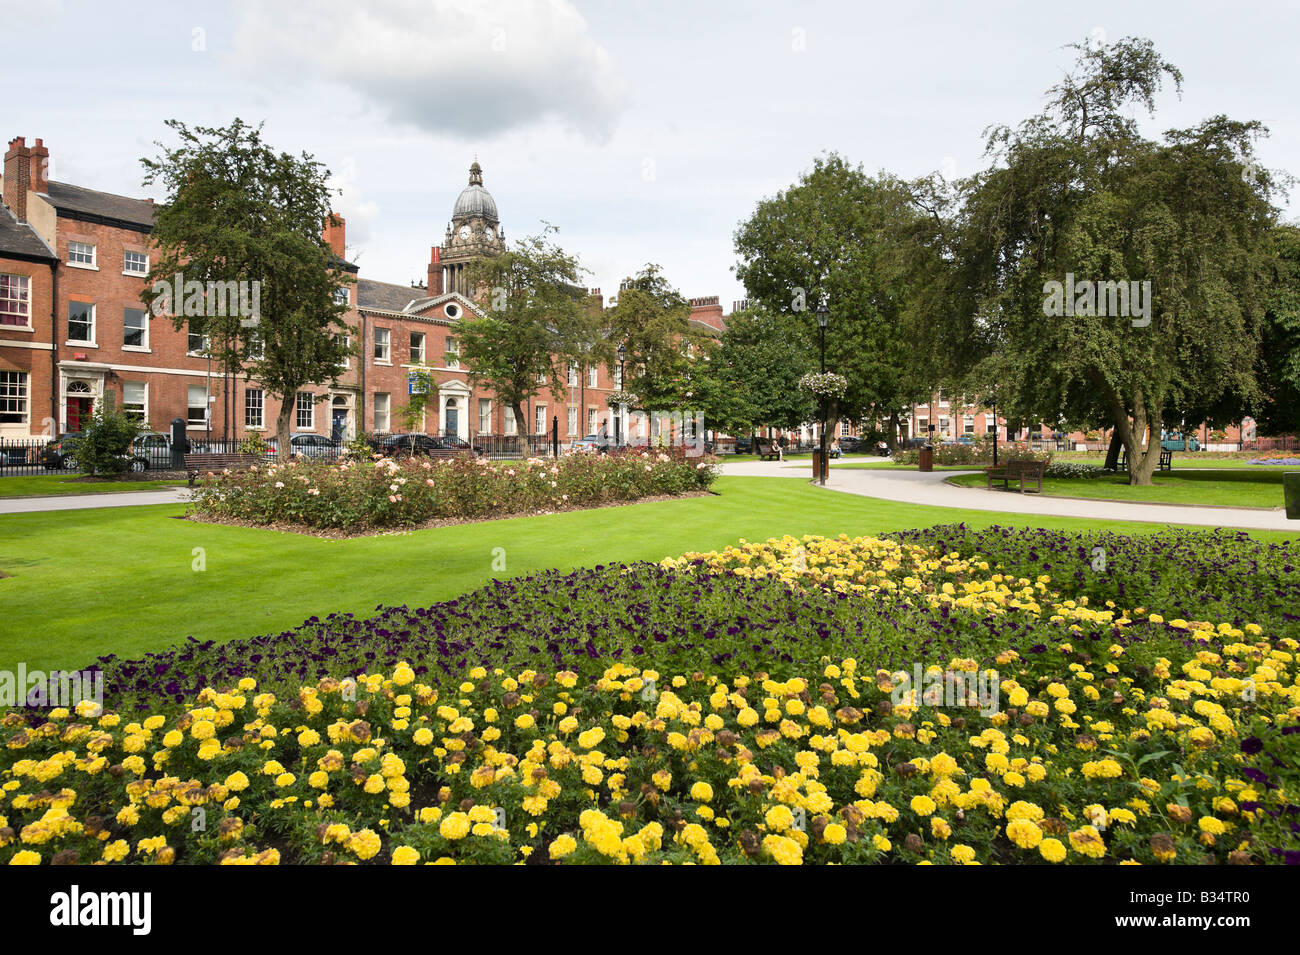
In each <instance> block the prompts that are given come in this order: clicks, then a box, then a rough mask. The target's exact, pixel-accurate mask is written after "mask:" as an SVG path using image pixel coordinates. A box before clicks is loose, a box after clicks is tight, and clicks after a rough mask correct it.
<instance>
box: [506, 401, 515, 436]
mask: <svg viewBox="0 0 1300 955" xmlns="http://www.w3.org/2000/svg"><path fill="white" fill-rule="evenodd" d="M517 430H518V429H517V427H516V425H515V409H514V408H512V407H510V406H509V405H506V434H515V433H516V431H517Z"/></svg>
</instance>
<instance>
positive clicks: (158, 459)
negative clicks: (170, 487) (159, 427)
mask: <svg viewBox="0 0 1300 955" xmlns="http://www.w3.org/2000/svg"><path fill="white" fill-rule="evenodd" d="M171 466H172V439H171V436H170V435H166V434H163V433H162V432H160V431H146V432H144V433H143V434H140V435H137V436H136V439H135V440H134V441H132V442H131V470H132V471H148V470H149V469H151V468H152V469H154V470H167V469H168V468H170V467H171Z"/></svg>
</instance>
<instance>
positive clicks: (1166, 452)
mask: <svg viewBox="0 0 1300 955" xmlns="http://www.w3.org/2000/svg"><path fill="white" fill-rule="evenodd" d="M1156 467H1157V468H1158V469H1159V470H1161V471H1172V470H1173V469H1174V452H1173V450H1172V449H1170V448H1161V449H1160V463H1159V464H1157V465H1156ZM1119 470H1121V471H1127V470H1128V448H1123V449H1121V450H1120V452H1119Z"/></svg>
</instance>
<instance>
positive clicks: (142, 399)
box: [122, 381, 149, 423]
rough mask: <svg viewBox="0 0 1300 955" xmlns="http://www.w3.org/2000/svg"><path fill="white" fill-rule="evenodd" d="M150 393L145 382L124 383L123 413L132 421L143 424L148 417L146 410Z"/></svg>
mask: <svg viewBox="0 0 1300 955" xmlns="http://www.w3.org/2000/svg"><path fill="white" fill-rule="evenodd" d="M148 393H149V392H148V389H147V387H146V386H145V383H144V382H143V381H124V382H122V413H123V414H125V415H126V416H127V417H128V418H131V419H132V420H135V421H139V422H141V423H143V422H144V421H145V420H146V419H147V417H148V414H147V408H146V399H147V396H148Z"/></svg>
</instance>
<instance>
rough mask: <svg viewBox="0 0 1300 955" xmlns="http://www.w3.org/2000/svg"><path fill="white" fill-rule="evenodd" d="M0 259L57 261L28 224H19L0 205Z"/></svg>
mask: <svg viewBox="0 0 1300 955" xmlns="http://www.w3.org/2000/svg"><path fill="white" fill-rule="evenodd" d="M0 257H6V258H11V259H25V260H27V261H38V262H57V261H58V256H56V255H55V254H54V252H53V251H51V249H50V247H49V246H48V245H46V244H45V240H44V239H42V238H41V237H40V236H39V235H37V234H36V230H35V229H33V228H32V227H31V225H30V224H29V223H26V222H19V221H18V220H17V219H16V218H14V214H13V213H12V212H10V211H9V209H8V208H7V207H6V206H3V205H0Z"/></svg>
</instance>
